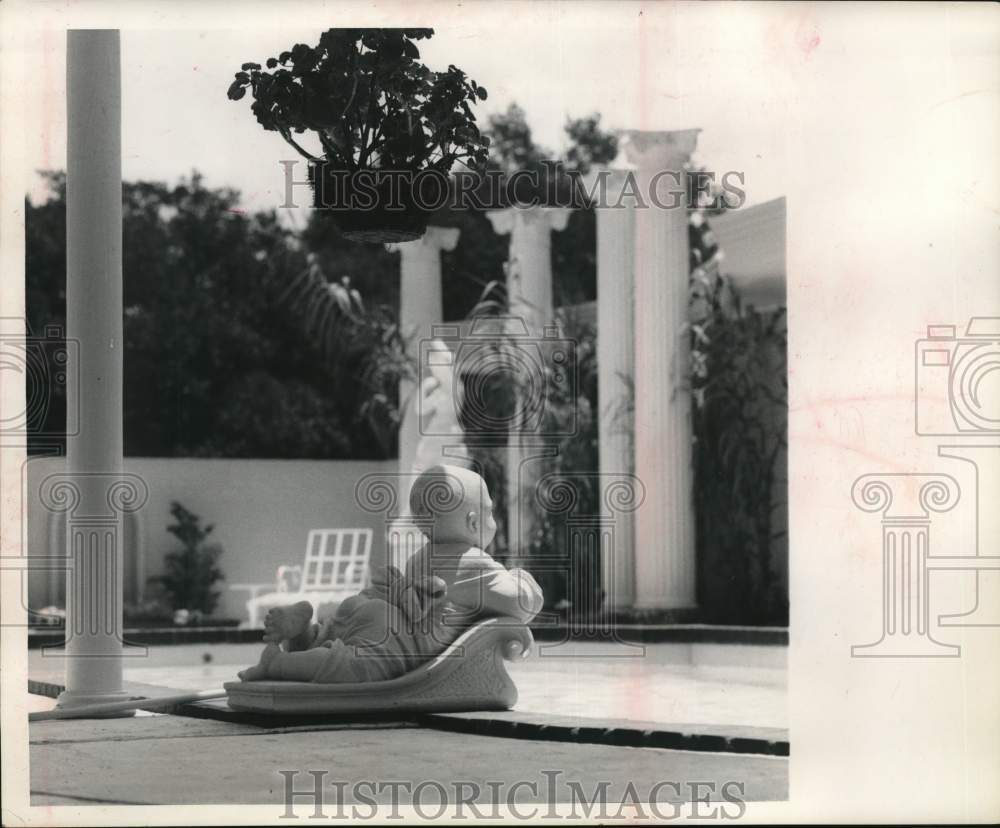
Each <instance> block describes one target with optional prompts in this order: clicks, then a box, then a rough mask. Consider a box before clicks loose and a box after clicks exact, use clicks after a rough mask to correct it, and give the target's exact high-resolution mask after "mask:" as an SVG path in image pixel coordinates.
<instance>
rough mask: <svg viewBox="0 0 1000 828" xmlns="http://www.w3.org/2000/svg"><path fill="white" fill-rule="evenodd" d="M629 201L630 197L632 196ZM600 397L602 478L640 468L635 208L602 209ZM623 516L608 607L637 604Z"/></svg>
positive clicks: (606, 575) (613, 176) (607, 583)
mask: <svg viewBox="0 0 1000 828" xmlns="http://www.w3.org/2000/svg"><path fill="white" fill-rule="evenodd" d="M626 175H627V173H626V172H625V171H622V170H612V171H610V175H609V176H608V179H607V185H608V188H609V190H610V191H611V192H613V193H617V192H619V190H620V188H621V187H622V186H623V184H624V182H625V177H626ZM626 201H629V200H626ZM596 212H597V402H598V427H599V434H600V448H599V452H600V472H601V480H602V482H603V481H611V480H616V479H621V477H622V476H623V475H628V474H631V473H632V472H633V471H634V462H633V445H632V443H633V441H632V430H633V424H632V410H631V405H630V402H631V400H630V399H629V398H630V395H631V384H632V380H633V377H634V371H635V346H634V343H633V342H632V332H633V330H634V329H635V307H634V305H633V303H634V301H635V295H634V292H635V270H634V268H635V209H634V206H633V205H632V204H631V203H627V204H625V205H624V206H622V207H621V208H616V209H612V208H598V209H597V211H596ZM634 517H635V516H634V514H633V513H632V512H627V513H623V514H621V515H618V516H617V520H616V523H615V527H614V528H615V533H614V535H613V536H611V535H609V536H611V537H613V538H614V543H613V544H607V545H606V546H605V547H604V548H603V549H602V556H601V558H602V559H601V581H602V588H603V590H604V596H605V597H604V601H605V609H606V610H607V611H609V612H614V611H615V610H620V609H624V608H627V607H630V606H632V603H633V601H634V600H635V560H634V559H635V520H634Z"/></svg>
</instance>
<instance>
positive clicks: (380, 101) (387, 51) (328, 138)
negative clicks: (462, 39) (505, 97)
mask: <svg viewBox="0 0 1000 828" xmlns="http://www.w3.org/2000/svg"><path fill="white" fill-rule="evenodd" d="M433 34H434V30H433V29H329V30H328V31H326V32H324V33H323V35H322V36H321V37H320V40H319V44H318V45H317V46H307V45H305V44H301V43H300V44H297V45H295V46H294V47H293V48H292V49H291V50H289V51H287V52H282V53H281V54H280V55H279V56H278V57H276V58H274V57H272V58H268V60H267V61H266V64H265V67H266V68H265V67H262V66H261V65H260V64H259V63H244V64H243V66H242V69H241V70H240V71H239V72H237V73H236V76H235V79H234V80H233V82H232V84H230V86H229V92H228V95H229V97H230V98H231V99H232V100H240V99H241V98H243V97H244V96H245V95H246V93H247V91H248V90H249V91H250V93H251V95H252V97H253V105H252V107H251V109H252V111H253V113H254V115H255V116H256V118H257V122H258V123H259V124H260V125H261V126H262V127H264V129H266V130H270V131H274V132H277V133H279V134H280V135H281V137H282V138H283V139H284V140H285V141H286V142H287V143H288V144H289V146H291V147H292V148H293V149H294V150H295V151H296V152H297V153H298V154H299V155H301V156H302V157H303V158H305V159H306V160H307V161H308V162H309V165H310V170H309V180H310V183H311V184H312V186H313V193H314V199H313V206H314V207H316V208H317V209H331V210H332V215H333V218H334V221H335V222H336V224H337V225H338V227H339V228H340V229H341V231H342V232H343V234H344V235H345V236H346V237H348V238H350V239H353V240H355V241H369V242H370V241H374V242H390V241H410V240H413V239H416V238H419V237H420V236H421V235H423V233H424V231H425V230H426V229H427V222H428V220H429V218H430V213H431V209H430V208H429V207H428V206H427V205H423V204H421V203H419V199H417V198H415V196H414V193H413V192H412V190H413V186H412V185H413V182H414V179H415V177H416V176H417V175H418V174H419V173H421V172H424V171H431V172H435V173H438V174H441V175H442V176H447V175H448V173H449V172H450V171H451V170H452V168H453V167H454V166H455V164H456V163H461V164H464V165H465V166H466V167H468V168H469V169H471V170H474V171H477V170H480V169H482V168H483V167H484V166H485V164H486V159H487V154H488V147H489V138H487V137H486V136H484V135H481V134H480V132H479V128H478V127H477V126H476V117H475V115H474V114H473V112H472V106H473V105H475V104H476V103H477V102H479V101H482V100H486V90H485V89H484V88H483V87H482V86H479V85H478V84H477V83H476V82H475V81H474V80H471V79H469V78H467V77H466V74H465V73H464V72H463V71H461V70H460V69H458V68H456V67H455V66H449V67H448V69H447V70H446V71H444V72H434V71H431V70H430V69H428V68H427V67H426V66H425V65H424V64H423V63H421V62H420V52H419V50H418V48H417V45H416V41H419V40H424V39H427V38H430V37H431V36H432V35H433ZM304 134H308V135H309V136H310V137H309V138H306V137H304ZM308 143H312V144H313V145H317V144H318V147H317V151H316V152H311V151H310V150H309V149H308V147H307V146H305V145H306V144H308ZM335 181H336V182H338V183H339V184H340V185H341V186H340V187H339V188H338V189H337V190H336V193H335V195H336V198H334V199H331V198H330V194H331V187H332V185H333V184H334V182H335ZM358 203H363V204H364V205H365V206H364V207H359V206H356V205H357V204H358Z"/></svg>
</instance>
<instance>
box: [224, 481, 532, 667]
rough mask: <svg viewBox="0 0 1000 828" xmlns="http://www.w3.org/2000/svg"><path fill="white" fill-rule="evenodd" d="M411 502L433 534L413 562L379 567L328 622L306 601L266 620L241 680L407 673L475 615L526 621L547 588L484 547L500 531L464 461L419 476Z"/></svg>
mask: <svg viewBox="0 0 1000 828" xmlns="http://www.w3.org/2000/svg"><path fill="white" fill-rule="evenodd" d="M410 510H411V512H412V514H413V516H414V518H415V520H416V522H417V523H418V524H419V525H420V526H421V530H422V531H423V533H424V535H425V536H426V537H427V543H426V544H425V545H424V546H423V547H422V548H421V549H420V550H419V551H418V552H417V553H416V554H414V555H413V557H411V558H410V560H409V561H408V562H407V564H406V571H405V573H402V572H400V571H399V569H397V568H395V567H391V566H390V567H386V568H384V569H382V570H380V571H377V572H374V573H373V575H372V578H371V586H370V587H368V588H367V589H365V590H363V591H362V592H360V593H359V594H358V595H354V596H352V597H350V598H348V599H346V600H345V601H344V602H343V603H341V604H340V606H339V607H338V608H337V611H336V613H335V614H334V615H333V616H332V617H331V618H329V619H328V620H327V621H325V622H323V623H313V621H312V618H313V607H312V605H311V604H310V603H309V602H308V601H300V602H299V603H297V604H294V605H292V606H289V607H276V608H274V609H272V610H270V611H269V612H268V614H267V616H266V618H265V619H264V641H266V642H267V645H266V646H265V648H264V652H263V653H262V654H261V658H260V662H259V663H258V664H256V665H255V666H253V667H250V668H248V669H246V670H243V671H242V672H241V673H240V674H239V677H240V678H241V679H242V680H243V681H262V680H283V681H303V682H316V683H320V684H336V683H343V682H367V681H382V680H385V679H392V678H396V677H398V676H401V675H404V674H405V673H408V672H410V671H412V670H414V669H415V668H417V667H419V666H420V665H421V664H425V663H426V662H428V661H430V660H431V659H433V658H435V657H436V656H438V655H440V654H441V653H443V652H444V651H445V650H446V649H447V648H448V646H449V645H450V644H452V643H453V642H454V641H455V640H456V639H457V638H459V636H461V634H462V633H463V632H464V631H465V630H467V629H469V628H470V627H471V626H472V625H473V624H474V623H475V622H477V621H479V620H481V619H483V618H489V617H493V616H503V617H505V618H510V619H513V622H515V623H522V624H527V623H528V622H529V621H531V619H532V618H534V617H535V616H536V615H537V614H538V612H539V611H540V610H541V608H542V591H541V589H540V588H539V586H538V584H537V583H536V581H535V579H534V578H533V577H532V576H531V575H530V574H529V573H528V572H527V571H525V570H523V569H510V570H508V569H506V568H505V567H504V566H503V565H502V564H500V563H498V562H497V561H495V560H493V558H491V557H490V556H489V555H488V554H486V552H485V551H483V550H484V549H485V548H486V547H487V546H489V544H490V543H491V542H492V540H493V536H494V534H495V533H496V522H495V521H494V519H493V503H492V501H491V499H490V494H489V491H488V490H487V488H486V483H485V481H483V479H482V478H481V477H480V476H479V475H478V474H476V473H475V472H473V471H470V470H469V469H465V468H461V467H459V466H444V465H439V466H434V467H432V468H429V469H427V470H426V471H424V472H423V473H421V474H420V476H419V477H418V478H417V480H416V481H415V483H414V484H413V488H412V490H411V492H410Z"/></svg>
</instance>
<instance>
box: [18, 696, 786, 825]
mask: <svg viewBox="0 0 1000 828" xmlns="http://www.w3.org/2000/svg"><path fill="white" fill-rule="evenodd" d="M30 739H31V789H32V804H33V805H44V804H52V805H57V804H69V803H78V804H82V803H97V802H103V803H117V804H174V803H177V804H180V803H185V804H230V803H245V804H268V805H274V807H275V816H280V815H281V814H282V813H284V804H283V803H284V796H285V781H284V777H283V776H282V775H281V774H280V773H279V771H283V770H284V771H299V773H298V774H296V775H294V776H293V779H294V785H295V786H296V788H297V789H305V788H307V787H311V785H312V781H311V780H312V778H313V777H311V776H310V775H309V774H308V773H307V771H319V772H325V775H324V776H323V779H324V781H325V782H326V783H327V787H326V788H325V790H326V792H327V795H328V796H329V799H328V800H327V803H326V806H325V808H326V809H327V810H326V815H327V816H332V815H333V814H334V813H335V803H334V798H335V793H334V792H335V791H336V790H337V789H336V787H335V786H334V785H333V782H334V781H341V782H345V783H347V787H346V788H345V789H344V793H343V799H344V801H346V802H362V801H363V800H364V798H365V797H366V796H368V797H370V798H372V799H375V800H376V801H378V802H380V803H382V804H392V795H393V788H392V786H391V785H390V784H389V783H392V782H397V783H399V785H397V786H396V791H397V795H398V797H399V799H400V800H401V801H402V804H403V805H409V804H410V803H411V802H412V801H413V799H414V798H417V799H418V800H419V801H420V802H421V803H422V804H423V805H424V806H433V805H434V804H435V803H436V802H437V801H438V800H439V799H440V797H441V795H442V794H441V791H442V789H443V791H444V795H445V796H446V797H448V798H449V801H454V797H455V793H456V791H458V790H459V789H457V788H456V785H457V784H458V783H463V784H465V787H463V788H462V789H461V791H459V798H461V797H463V796H464V797H467V798H471V800H472V801H474V802H476V803H478V804H479V805H480V809H481V810H482V809H484V808H485V809H486V810H485V813H484V816H489V813H488V811H489V807H488V806H489V803H490V801H491V800H492V799H495V798H497V797H499V799H500V801H502V802H506V801H508V798H509V800H510V801H513V802H515V803H535V804H537V805H541V806H544V805H545V803H546V802H547V801H549V800H550V799H551V798H552V792H551V790H550V788H549V785H550V784H552V785H554V792H555V799H556V801H558V802H571V801H572V800H571V796H572V794H573V790H574V784H575V785H576V786H577V789H578V790H581V791H582V792H583V793H584V795H585V796H586V798H587V799H588V800H589V799H591V798H592V797H593V795H594V792H595V790H600V787H599V786H601V784H602V783H606V794H605V796H604V799H605V800H606V801H609V802H613V803H616V805H615V807H612V813H614V811H615V810H616V807H617V803H618V802H620V801H621V799H622V798H623V797H625V796H626V786H627V785H628V783H631V784H632V785H633V787H634V789H635V791H636V792H638V794H639V795H640V797H641V798H643V799H646V798H648V796H649V793H650V791H653V796H654V797H656V798H657V799H658V800H659V801H663V802H666V801H668V800H669V801H678V800H681V801H684V800H690V798H691V791H690V785H691V783H694V782H698V783H708V787H703V788H701V795H702V796H704V794H705V793H706V792H708V793H709V794H710V798H712V799H713V801H718V800H719V799H720V797H721V795H722V787H723V785H724V784H725V783H727V782H728V783H731V785H730V789H729V790H730V792H733V791H736V790H738V788H736V787H733V786H734V785H742V786H743V787H742V790H743V791H744V796H745V799H746V801H763V800H781V799H786V798H787V795H788V781H787V779H788V776H787V774H788V760H787V759H782V758H778V757H768V756H741V755H735V754H721V753H692V752H686V751H673V750H660V749H655V748H628V747H612V746H606V745H591V744H568V743H561V742H545V741H536V740H531V741H525V740H521V739H509V738H499V737H488V736H472V735H468V734H457V733H447V732H441V731H439V730H434V729H428V728H422V727H415V726H413V725H410V724H406V723H399V722H397V723H383V724H380V725H359V724H349V725H326V726H319V727H317V726H315V725H314V726H305V727H297V728H264V727H255V726H253V725H246V724H237V723H233V722H217V721H205V720H200V719H190V718H186V717H179V716H166V715H147V716H144V717H141V718H135V719H109V720H76V721H74V720H67V721H51V722H35V723H32V725H31V726H30ZM550 780H553V781H552V782H550ZM368 782H370V783H373V784H374V786H375V787H369V786H367V785H361V786H360V787H357V786H358V784H359V783H368ZM663 782H666V783H670V784H669V785H660V787H659V788H658V789H654V786H656V785H657V783H663ZM420 783H426V784H424V785H423V787H422V789H421V791H419V792H418V791H416V788H417V786H419V785H420ZM466 783H467V784H466ZM488 783H489V784H488ZM515 783H521V784H519V785H516V784H515ZM379 785H381V787H379ZM490 785H492V786H493V787H492V788H491V787H490ZM477 788H478V790H479V793H478V794H475V795H474V792H475V791H476V790H477ZM678 792H679V796H678ZM713 792H714V795H712V794H713ZM296 812H297V813H298V814H299V815H300V816H303V817H305V816H309V815H311V814H312V813H313V811H312V804H311V803H310V802H309V801H305V802H299V803H298V805H297V811H296ZM362 813H363V812H362ZM431 813H433V810H432V811H431Z"/></svg>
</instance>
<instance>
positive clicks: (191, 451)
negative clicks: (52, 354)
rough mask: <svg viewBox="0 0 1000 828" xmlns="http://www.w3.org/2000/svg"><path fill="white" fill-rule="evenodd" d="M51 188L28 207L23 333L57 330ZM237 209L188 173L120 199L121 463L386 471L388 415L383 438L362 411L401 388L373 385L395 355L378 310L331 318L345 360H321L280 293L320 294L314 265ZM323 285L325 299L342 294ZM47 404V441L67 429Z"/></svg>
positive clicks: (59, 191)
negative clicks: (297, 464)
mask: <svg viewBox="0 0 1000 828" xmlns="http://www.w3.org/2000/svg"><path fill="white" fill-rule="evenodd" d="M47 177H48V179H49V182H50V187H51V192H52V197H51V198H50V199H49V200H48V201H46V202H43V203H41V204H37V205H36V204H33V203H32V202H31V201H30V200H28V201H27V203H26V205H25V209H26V242H27V257H26V262H27V273H26V281H27V285H26V286H27V297H28V300H27V305H28V319H29V324H31V326H32V329H33V330H36V329H37V330H42V329H43V328H44V326H45V325H53V324H57V325H61V326H62V325H64V324H65V255H66V254H65V238H66V235H65V209H66V202H65V185H64V177H63V176H62V174H58V173H56V174H50V175H48V176H47ZM238 204H239V194H238V193H237V192H236V191H235V190H231V189H226V188H221V189H210V188H207V187H205V186H204V184H203V180H202V178H201V176H200V175H198V174H197V173H194V174H193V175H192V176H191V177H190V178H189V179H186V180H182V181H181V182H180V183H179V184H178V185H176V186H168V185H166V184H162V183H156V182H128V183H126V184H125V185H124V192H123V219H124V233H123V246H124V255H123V259H124V261H123V267H124V305H125V319H124V333H125V356H124V361H125V451H126V454H128V455H131V456H166V457H171V456H200V457H220V456H222V457H284V458H294V457H309V458H317V459H322V458H351V457H353V458H362V457H373V458H379V457H387V456H392V455H393V453H394V452H395V446H394V444H393V438H392V436H391V435H392V434H393V433H394V431H393V429H392V428H391V414H390V415H388V416H389V422H388V424H387V422H386V416H387V415H386V414H385V411H384V410H380V411H374V410H372V409H369V410H366V409H365V408H364V407H363V406H362V402H363V401H365V400H367V399H369V398H370V397H371V396H372V395H373V394H383V395H385V396H386V397H387V401H386V405H385V406H384V407H383V408H384V409H390V410H391V409H393V408H394V406H395V397H394V395H395V390H394V389H395V387H396V383H395V382H394V381H393V380H392V378H389V377H387V376H386V375H385V371H384V370H382V371H379V370H376V367H377V366H376V362H377V361H378V360H379V359H380V358H382V357H384V355H385V354H386V353H387V352H388V353H395V352H397V351H398V350H399V347H400V343H399V341H398V338H397V337H395V334H394V330H395V329H394V327H393V326H392V325H391V324H388V323H387V322H386V321H385V320H386V314H385V313H384V312H383V311H382V310H381V309H380V308H378V307H377V306H375V307H370V306H368V305H367V304H366V303H361V304H357V305H355V306H354V307H353V308H352V309H351V313H342V312H341V311H340V309H339V307H338V308H335V309H334V313H335V314H336V320H337V322H338V325H339V327H340V330H341V331H342V333H343V334H344V336H343V337H342V341H346V340H349V341H350V342H351V345H352V350H351V352H350V354H349V355H348V358H346V359H341V358H339V356H338V355H334V354H331V353H330V351H329V349H328V348H324V346H323V344H322V343H320V342H318V341H317V340H316V339H315V336H314V331H313V330H311V328H310V325H309V324H308V316H307V313H306V311H307V308H305V307H304V306H303V305H302V304H301V303H298V304H297V303H296V302H294V301H292V299H293V297H292V295H291V294H292V292H291V291H290V288H292V287H294V286H295V285H298V284H301V283H302V281H303V280H308V279H311V280H314V281H315V279H316V278H317V272H316V269H317V267H319V265H318V263H317V262H316V261H315V260H314V259H310V256H309V253H308V251H307V250H306V249H304V248H303V246H302V244H301V242H300V241H299V240H298V239H297V238H296V237H295V235H294V234H293V233H292V232H291V231H290V230H289V229H287V228H285V227H283V226H282V225H281V224H280V223H279V222H278V220H277V217H276V215H275V214H274V212H265V213H254V214H247V213H245V212H244V211H243V210H241V209H240V208H239V207H238ZM323 282H324V288H323V289H324V291H325V293H326V294H329V295H331V296H332V295H333V294H335V293H336V290H337V287H336V285H337V284H341V283H330V285H329V286H327V284H328V282H329V280H328V279H325V278H324V279H323ZM341 287H342V284H341ZM370 382H375V383H376V386H375V387H374V388H373V387H370V386H369V383H370ZM54 402H55V404H53V405H52V406H50V411H49V415H48V416H49V421H48V423H47V424H46V427H45V431H46V432H53V431H58V430H59V427H60V425H61V424H62V423H63V422H64V420H61V419H60V418H64V416H65V413H64V403H63V404H59V403H60V402H61V401H58V400H56V401H54ZM387 435H389V436H387ZM34 448H35V449H38V448H39V446H37V445H36V446H34Z"/></svg>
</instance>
